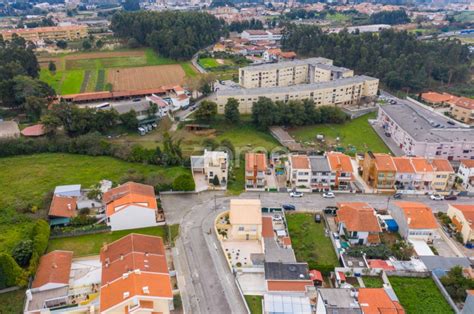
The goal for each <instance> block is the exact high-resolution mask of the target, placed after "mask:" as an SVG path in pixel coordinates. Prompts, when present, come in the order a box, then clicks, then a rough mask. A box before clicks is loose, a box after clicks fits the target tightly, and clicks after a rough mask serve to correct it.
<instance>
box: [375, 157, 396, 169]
mask: <svg viewBox="0 0 474 314" xmlns="http://www.w3.org/2000/svg"><path fill="white" fill-rule="evenodd" d="M374 156H375V167H376V168H377V170H378V171H393V172H395V171H397V167H395V164H394V163H393V160H392V156H390V155H388V154H374Z"/></svg>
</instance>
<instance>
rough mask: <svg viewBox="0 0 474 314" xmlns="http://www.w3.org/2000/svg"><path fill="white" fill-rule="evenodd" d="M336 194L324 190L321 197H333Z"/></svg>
mask: <svg viewBox="0 0 474 314" xmlns="http://www.w3.org/2000/svg"><path fill="white" fill-rule="evenodd" d="M335 197H336V195H334V193H333V192H324V193H323V198H335Z"/></svg>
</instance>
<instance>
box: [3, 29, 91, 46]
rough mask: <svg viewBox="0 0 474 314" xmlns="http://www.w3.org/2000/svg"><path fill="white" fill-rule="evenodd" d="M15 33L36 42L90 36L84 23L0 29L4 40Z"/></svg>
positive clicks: (10, 37) (9, 38)
mask: <svg viewBox="0 0 474 314" xmlns="http://www.w3.org/2000/svg"><path fill="white" fill-rule="evenodd" d="M13 34H17V35H18V36H20V37H23V38H24V39H25V40H26V41H32V42H34V43H40V42H43V41H45V40H52V41H57V40H77V39H81V38H84V37H87V36H88V32H87V26H84V25H70V26H50V27H36V28H17V29H9V30H3V31H0V35H2V36H3V39H4V40H11V39H12V36H13Z"/></svg>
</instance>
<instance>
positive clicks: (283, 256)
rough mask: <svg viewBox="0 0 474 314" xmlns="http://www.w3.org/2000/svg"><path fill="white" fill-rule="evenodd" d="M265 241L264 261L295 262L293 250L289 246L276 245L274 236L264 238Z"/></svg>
mask: <svg viewBox="0 0 474 314" xmlns="http://www.w3.org/2000/svg"><path fill="white" fill-rule="evenodd" d="M263 241H264V242H265V261H266V262H283V263H295V262H296V258H295V252H294V251H293V249H290V248H283V247H280V246H279V245H278V243H277V242H276V240H275V238H273V237H272V238H264V239H263Z"/></svg>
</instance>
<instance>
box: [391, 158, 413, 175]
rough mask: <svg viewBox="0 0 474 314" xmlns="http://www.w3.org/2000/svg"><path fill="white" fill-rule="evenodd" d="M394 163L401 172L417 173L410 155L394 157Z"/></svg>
mask: <svg viewBox="0 0 474 314" xmlns="http://www.w3.org/2000/svg"><path fill="white" fill-rule="evenodd" d="M392 159H393V163H394V164H395V167H396V168H397V172H400V173H415V168H413V165H412V164H411V161H410V158H408V157H393V158H392Z"/></svg>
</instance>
